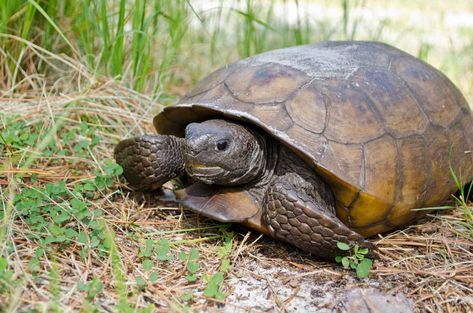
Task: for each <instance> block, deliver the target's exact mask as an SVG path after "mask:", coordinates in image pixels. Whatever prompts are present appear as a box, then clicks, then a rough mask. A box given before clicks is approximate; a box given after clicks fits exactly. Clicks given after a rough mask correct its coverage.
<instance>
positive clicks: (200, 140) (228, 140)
mask: <svg viewBox="0 0 473 313" xmlns="http://www.w3.org/2000/svg"><path fill="white" fill-rule="evenodd" d="M265 165H266V157H265V141H264V138H263V137H262V136H261V135H259V134H257V133H256V132H255V131H253V130H251V129H249V128H247V127H245V126H243V125H240V124H237V123H232V122H228V121H224V120H208V121H205V122H202V123H191V124H189V125H187V127H186V149H185V167H186V171H187V173H188V174H189V175H190V176H191V177H193V178H194V179H196V180H198V181H201V182H203V183H205V184H216V185H224V186H235V185H243V184H246V183H248V182H250V181H253V180H255V179H257V177H259V176H260V175H261V174H262V173H263V171H264V169H265Z"/></svg>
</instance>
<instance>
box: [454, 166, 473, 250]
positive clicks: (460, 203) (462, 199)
mask: <svg viewBox="0 0 473 313" xmlns="http://www.w3.org/2000/svg"><path fill="white" fill-rule="evenodd" d="M450 174H451V175H452V178H453V180H454V182H455V185H456V186H457V188H458V190H459V192H458V195H452V197H453V199H454V200H455V202H456V204H457V207H458V208H459V209H460V210H462V211H463V220H461V221H455V223H457V224H458V225H460V226H461V227H462V228H464V229H465V230H466V231H465V232H462V235H463V236H466V237H467V238H468V239H469V240H471V241H473V207H472V206H471V205H469V203H468V201H469V199H470V197H471V195H472V192H473V182H471V183H470V184H467V185H466V186H464V185H463V183H462V179H461V175H460V176H459V175H457V174H456V173H455V170H454V169H453V167H452V166H451V165H450Z"/></svg>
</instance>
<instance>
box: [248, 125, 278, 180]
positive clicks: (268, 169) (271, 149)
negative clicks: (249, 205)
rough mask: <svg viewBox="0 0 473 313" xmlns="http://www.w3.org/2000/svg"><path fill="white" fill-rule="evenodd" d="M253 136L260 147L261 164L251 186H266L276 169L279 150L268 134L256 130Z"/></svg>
mask: <svg viewBox="0 0 473 313" xmlns="http://www.w3.org/2000/svg"><path fill="white" fill-rule="evenodd" d="M254 133H255V137H256V138H257V140H258V141H259V142H260V145H261V147H262V150H263V151H262V162H261V163H262V166H261V167H260V170H259V173H258V175H257V176H256V177H255V179H254V180H253V184H252V185H253V186H254V187H259V186H266V185H267V184H268V183H269V182H270V181H271V179H272V178H273V175H274V171H275V169H276V165H277V163H278V151H279V146H280V145H279V144H278V143H277V142H276V141H275V140H272V138H269V136H268V135H266V134H262V133H260V132H256V131H254Z"/></svg>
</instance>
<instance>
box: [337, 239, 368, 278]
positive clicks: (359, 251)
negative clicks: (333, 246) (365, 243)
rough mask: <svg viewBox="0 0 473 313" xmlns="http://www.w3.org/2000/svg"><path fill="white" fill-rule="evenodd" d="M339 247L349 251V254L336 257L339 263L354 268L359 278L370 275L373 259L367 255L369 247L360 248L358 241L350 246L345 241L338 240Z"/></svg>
mask: <svg viewBox="0 0 473 313" xmlns="http://www.w3.org/2000/svg"><path fill="white" fill-rule="evenodd" d="M337 248H338V249H340V250H341V251H344V252H348V253H349V255H347V256H337V257H336V258H335V261H336V262H337V263H341V264H342V265H343V267H344V268H346V269H348V268H351V269H354V270H355V271H356V276H357V277H358V278H365V277H367V276H368V274H369V272H370V270H371V267H372V266H373V261H372V260H371V259H369V258H367V257H366V255H367V254H368V249H367V248H360V246H359V245H358V244H357V243H355V245H354V246H353V247H350V245H348V244H346V243H344V242H337ZM350 250H352V251H350Z"/></svg>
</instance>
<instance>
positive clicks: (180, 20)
mask: <svg viewBox="0 0 473 313" xmlns="http://www.w3.org/2000/svg"><path fill="white" fill-rule="evenodd" d="M381 2H382V3H380V1H371V0H366V1H364V0H351V1H350V0H340V1H328V0H326V1H308V2H303V1H287V2H284V1H270V0H267V1H256V0H245V1H223V0H221V1H214V2H212V3H214V4H213V5H212V6H210V7H205V6H203V3H205V2H196V1H188V0H173V1H171V0H136V1H127V0H114V1H106V0H77V1H72V0H64V1H59V0H49V1H45V0H8V1H0V77H1V79H0V108H1V111H0V242H1V244H0V311H2V312H3V311H5V312H13V311H16V310H18V309H19V308H21V309H24V310H32V311H58V312H59V311H64V310H66V309H69V308H70V306H74V309H75V310H83V311H92V310H105V309H111V310H114V311H120V312H131V311H133V312H134V311H143V312H147V311H152V310H153V307H154V306H160V307H165V308H168V309H170V310H174V311H187V310H198V309H202V308H204V309H205V307H203V306H202V303H206V304H209V305H213V304H215V303H219V302H222V301H224V300H225V298H226V296H227V294H228V289H227V286H226V279H227V277H228V276H232V275H233V276H234V275H235V272H233V271H234V265H235V264H236V262H238V261H239V260H240V259H239V255H240V253H241V251H240V249H243V248H242V246H243V242H244V241H245V240H246V238H245V239H243V240H241V238H238V235H236V234H234V233H233V232H230V231H229V230H228V229H227V228H226V226H222V225H218V224H214V223H212V222H210V221H208V220H206V221H202V220H200V219H199V218H198V217H196V216H195V215H192V214H189V213H185V212H182V211H180V210H176V209H170V210H169V211H167V210H166V209H162V210H153V209H148V208H145V207H141V206H140V205H139V204H138V203H139V201H134V200H133V199H130V193H128V190H127V189H126V186H125V185H123V184H122V182H121V181H120V180H119V177H118V176H119V175H120V173H121V169H120V167H119V166H117V165H116V164H115V163H114V162H113V161H112V160H111V159H110V158H111V155H112V151H113V147H114V145H115V144H116V142H117V141H118V140H119V139H122V138H124V137H127V136H130V135H132V134H139V133H143V132H151V131H152V125H151V123H150V121H151V117H152V115H153V114H154V113H155V112H156V111H157V110H158V109H159V108H161V107H162V106H163V105H168V104H173V103H175V101H176V100H177V99H178V98H179V97H180V96H182V95H183V94H184V93H185V92H186V91H188V90H189V89H190V88H191V87H192V86H193V85H194V84H195V82H196V81H197V80H199V79H200V78H202V77H203V76H204V75H205V74H208V73H210V72H211V71H212V70H214V69H216V68H218V67H220V66H223V65H224V64H227V63H230V62H232V61H235V60H238V59H240V58H243V57H247V56H250V55H254V54H256V53H260V52H263V51H267V50H270V49H274V48H280V47H286V46H291V45H299V44H307V43H313V42H317V41H321V40H330V39H337V40H338V39H359V40H366V39H372V40H382V41H385V42H388V43H391V44H393V45H396V46H399V47H401V48H403V49H405V50H406V51H408V52H410V53H412V54H414V55H417V56H419V57H420V58H422V59H424V60H426V61H428V62H430V63H432V64H434V65H435V66H436V67H438V68H440V69H441V70H442V71H444V72H445V73H446V74H447V75H448V76H449V77H450V78H451V79H452V80H453V81H454V82H455V83H456V84H457V85H458V86H459V87H460V89H461V90H462V91H463V92H464V93H465V95H466V96H467V98H468V99H469V101H470V103H473V87H472V86H473V60H472V58H471V55H472V54H473V27H471V26H468V25H467V26H461V27H460V26H459V27H457V28H455V29H454V30H451V29H446V26H445V23H444V21H442V19H438V18H437V15H436V14H437V13H438V14H442V12H443V11H441V10H446V9H447V8H445V7H444V2H440V1H434V2H432V3H433V4H432V6H433V7H431V8H427V9H426V8H425V7H424V2H421V1H404V0H397V1H396V2H389V3H388V1H381ZM309 4H310V5H320V7H317V8H323V10H324V11H323V13H324V14H319V13H320V11H308V10H307V9H306V7H305V6H306V5H309ZM383 4H384V5H388V4H389V5H390V6H396V5H397V6H398V7H399V6H402V8H403V10H404V11H405V12H406V14H405V15H402V16H401V17H399V18H397V17H396V18H394V17H389V16H388V17H386V18H384V19H379V20H375V21H371V22H369V19H367V18H364V17H363V16H360V13H359V12H364V11H363V10H369V9H374V8H379V7H380V6H382V5H383ZM285 5H286V7H284V6H285ZM290 8H293V9H290ZM434 9H435V10H434ZM454 9H455V10H457V11H458V10H461V9H464V10H470V11H469V12H470V13H472V10H473V9H472V7H471V5H469V4H465V6H464V7H462V6H460V4H459V2H455V4H454ZM289 10H293V11H291V12H295V13H296V16H295V18H294V19H292V20H288V19H287V18H286V17H284V14H281V12H282V13H284V12H286V11H289ZM416 10H417V11H422V10H428V12H429V14H431V15H432V18H431V19H430V20H429V21H430V23H429V24H427V25H425V24H423V23H418V24H415V23H414V24H412V20H411V19H410V18H409V12H412V11H416ZM437 11H439V12H437ZM440 11H441V12H440ZM310 12H312V13H314V14H309V13H310ZM444 13H445V12H444ZM445 14H446V13H445ZM472 14H473V13H472ZM432 34H435V36H436V37H434V38H432V37H431V35H432ZM440 39H441V40H440ZM447 42H448V43H447ZM462 190H463V193H461V194H460V195H459V196H458V197H457V198H456V200H457V202H458V207H459V209H460V210H461V211H462V213H463V219H462V220H461V221H457V223H458V227H460V229H466V230H467V232H464V234H467V235H468V236H469V237H468V238H469V239H470V240H471V238H472V237H471V234H472V225H473V220H472V215H471V206H470V203H469V202H468V200H467V199H468V195H467V193H471V189H466V190H465V189H462ZM156 211H159V212H156ZM237 244H240V246H238V248H237V247H236V246H237ZM64 277H66V278H64ZM69 292H70V293H69ZM83 299H85V300H83ZM150 299H151V300H150ZM107 301H110V302H111V303H112V304H110V303H108V302H107Z"/></svg>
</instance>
